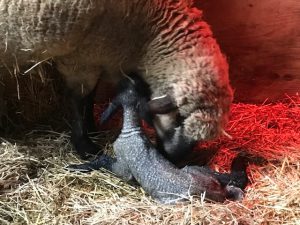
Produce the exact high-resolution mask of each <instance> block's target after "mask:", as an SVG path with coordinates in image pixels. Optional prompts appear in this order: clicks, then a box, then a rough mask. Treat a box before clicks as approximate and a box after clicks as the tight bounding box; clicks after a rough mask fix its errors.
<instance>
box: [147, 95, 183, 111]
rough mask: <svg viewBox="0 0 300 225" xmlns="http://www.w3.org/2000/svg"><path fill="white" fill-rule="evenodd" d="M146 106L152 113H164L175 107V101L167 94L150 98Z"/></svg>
mask: <svg viewBox="0 0 300 225" xmlns="http://www.w3.org/2000/svg"><path fill="white" fill-rule="evenodd" d="M148 107H149V111H150V112H151V113H152V114H166V113H169V112H172V111H173V110H175V109H177V106H176V104H175V102H174V101H173V99H172V98H171V97H170V96H169V95H164V96H162V97H158V98H154V99H152V100H150V101H149V102H148Z"/></svg>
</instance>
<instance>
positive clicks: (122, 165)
mask: <svg viewBox="0 0 300 225" xmlns="http://www.w3.org/2000/svg"><path fill="white" fill-rule="evenodd" d="M144 88H145V86H143V85H142V81H140V80H139V79H138V77H134V79H133V78H132V77H131V78H129V79H126V80H124V81H121V84H120V87H119V91H120V92H119V94H118V96H117V97H116V98H115V99H114V100H113V102H112V103H111V105H110V106H109V107H108V109H107V110H106V111H105V112H104V113H103V118H102V120H107V119H108V118H109V117H110V116H111V114H112V111H114V109H112V108H115V107H116V106H122V107H123V117H124V118H123V128H122V131H121V134H120V135H119V136H118V138H117V140H116V141H115V142H114V144H113V148H114V152H115V154H116V158H111V157H109V156H106V155H102V156H100V157H99V158H98V159H96V160H95V161H92V162H88V163H85V164H79V165H70V166H68V167H67V168H68V169H69V170H71V171H73V170H75V171H82V172H83V171H90V170H93V169H99V168H100V167H104V168H106V169H108V170H111V171H112V172H113V173H115V174H116V175H117V176H119V177H121V178H123V179H124V180H126V181H131V180H133V179H135V180H136V181H137V182H138V183H139V184H140V185H141V186H142V187H143V189H144V190H145V191H146V192H147V193H149V194H150V196H152V197H153V198H154V199H156V200H158V201H159V202H162V203H173V202H177V201H179V200H182V199H189V198H190V196H193V195H198V196H199V195H201V194H204V193H205V198H207V199H210V200H213V201H221V202H222V201H224V200H225V199H232V200H240V199H241V198H242V197H243V191H242V189H241V188H244V187H245V185H246V183H247V179H246V178H247V175H246V173H244V172H245V171H241V174H240V176H239V177H238V176H236V175H233V174H221V173H217V172H214V171H212V170H210V169H208V168H206V167H197V166H186V167H184V168H183V169H179V168H177V167H176V166H175V165H174V164H172V163H171V162H169V161H168V160H166V159H165V157H164V156H162V155H161V154H160V153H159V152H158V150H157V149H156V148H155V147H154V145H153V144H152V143H151V142H150V140H149V139H148V138H147V137H146V135H145V134H144V133H143V131H142V130H141V126H140V118H139V107H140V104H141V99H143V96H142V95H141V93H143V92H144V91H145V89H144ZM243 179H244V180H243ZM242 180H243V181H242ZM236 181H237V183H235V182H236ZM241 182H242V183H241ZM240 187H241V188H240Z"/></svg>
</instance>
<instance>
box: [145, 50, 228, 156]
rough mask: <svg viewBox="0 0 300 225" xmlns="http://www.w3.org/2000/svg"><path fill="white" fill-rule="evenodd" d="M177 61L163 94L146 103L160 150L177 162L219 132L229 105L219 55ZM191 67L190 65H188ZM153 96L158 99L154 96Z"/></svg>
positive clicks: (224, 67) (224, 68)
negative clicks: (162, 149) (199, 143)
mask: <svg viewBox="0 0 300 225" xmlns="http://www.w3.org/2000/svg"><path fill="white" fill-rule="evenodd" d="M188 60H191V59H185V60H184V61H185V62H183V63H180V61H179V60H178V61H177V63H178V64H177V65H176V66H175V67H176V69H173V70H169V71H168V72H170V73H173V71H175V72H176V73H177V74H174V75H172V76H171V75H170V76H168V77H167V76H166V77H167V79H169V80H166V81H164V85H162V86H167V88H166V89H165V90H166V91H164V90H159V89H160V88H159V87H155V88H153V89H152V91H153V92H154V93H155V92H157V93H160V94H161V93H165V95H164V96H161V97H156V98H154V99H152V101H150V102H149V105H150V110H151V111H152V112H153V113H154V114H156V116H155V118H154V126H155V128H156V131H157V134H158V136H159V141H160V144H161V147H163V148H164V150H165V152H166V153H167V156H168V157H169V158H170V159H171V160H173V161H177V160H179V159H181V158H182V157H183V156H184V155H186V154H187V153H188V151H189V150H191V149H192V147H193V146H194V144H195V143H196V142H197V141H205V140H209V139H213V138H215V137H217V136H218V135H219V134H220V133H222V131H223V128H224V125H225V123H226V122H227V119H228V114H229V109H230V104H231V102H232V89H231V87H230V85H229V80H228V65H227V62H226V60H225V58H224V57H223V55H221V54H213V55H212V56H206V57H199V60H197V58H194V59H193V60H194V61H193V62H188V63H186V61H188ZM191 65H192V66H191ZM154 96H158V95H157V94H154Z"/></svg>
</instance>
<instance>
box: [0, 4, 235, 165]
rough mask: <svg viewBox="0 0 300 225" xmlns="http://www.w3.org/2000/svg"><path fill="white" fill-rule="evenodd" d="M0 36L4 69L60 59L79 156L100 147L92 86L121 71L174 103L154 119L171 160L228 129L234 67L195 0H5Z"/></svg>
mask: <svg viewBox="0 0 300 225" xmlns="http://www.w3.org/2000/svg"><path fill="white" fill-rule="evenodd" d="M0 33H1V35H0V61H1V64H2V66H3V67H5V68H9V67H13V66H15V67H17V68H20V67H21V66H22V65H27V64H32V63H33V64H36V63H37V64H39V63H41V62H43V61H45V60H47V59H53V61H54V62H55V65H56V66H57V69H58V70H59V72H60V73H61V74H62V75H63V77H64V79H65V81H66V83H67V86H68V87H69V89H70V93H71V97H72V99H71V102H72V104H73V114H72V115H73V116H74V121H73V124H72V142H73V144H74V146H75V149H76V150H77V151H78V152H79V153H80V154H81V155H84V153H85V152H89V153H96V152H97V151H98V149H97V148H96V146H95V145H93V142H92V141H91V140H90V139H89V137H88V135H87V130H88V127H87V121H91V120H92V119H93V117H92V111H93V93H94V91H93V90H94V89H95V87H96V84H97V82H98V81H99V80H101V79H102V80H110V81H112V82H114V83H117V82H118V81H119V80H120V79H121V76H120V74H122V73H121V72H124V73H126V74H129V73H131V72H137V73H138V74H140V75H141V76H142V77H143V79H144V80H145V81H146V82H147V83H148V84H149V85H150V88H151V98H154V99H156V100H158V97H160V96H166V97H167V98H168V99H169V100H170V101H171V102H172V103H173V104H174V106H176V107H174V108H175V109H174V111H172V112H171V113H167V114H164V113H163V114H160V115H156V116H155V118H153V124H154V127H155V129H156V131H157V133H158V136H159V138H160V141H161V146H162V149H163V150H164V151H165V155H166V157H168V159H170V160H172V161H177V160H178V159H180V158H181V157H182V156H183V155H186V154H187V151H189V150H191V149H192V146H193V144H194V143H196V141H199V140H208V139H212V138H215V137H216V136H217V135H219V134H220V133H222V129H223V126H224V124H225V123H226V121H227V117H228V112H229V107H230V103H231V101H232V89H231V87H230V85H229V80H228V64H227V62H226V59H225V57H224V56H223V54H222V53H221V50H220V48H219V45H218V44H217V42H216V40H215V39H214V37H213V35H212V32H211V29H210V27H209V26H208V24H207V23H206V22H205V21H204V20H203V18H202V12H201V11H200V10H199V9H197V8H195V7H194V6H193V1H192V0H138V1H137V0H43V1H41V0H22V1H21V0H0ZM100 82H101V81H100ZM178 117H180V118H181V119H180V120H177V118H178Z"/></svg>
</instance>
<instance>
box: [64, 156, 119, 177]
mask: <svg viewBox="0 0 300 225" xmlns="http://www.w3.org/2000/svg"><path fill="white" fill-rule="evenodd" d="M114 162H116V159H114V158H111V157H110V156H107V155H105V154H104V155H101V156H98V157H97V158H96V159H94V160H92V161H90V162H86V163H82V164H71V165H69V166H66V167H65V169H66V170H69V171H70V172H81V173H88V172H91V171H93V170H99V169H100V168H105V169H108V170H111V167H112V164H113V163H114Z"/></svg>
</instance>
